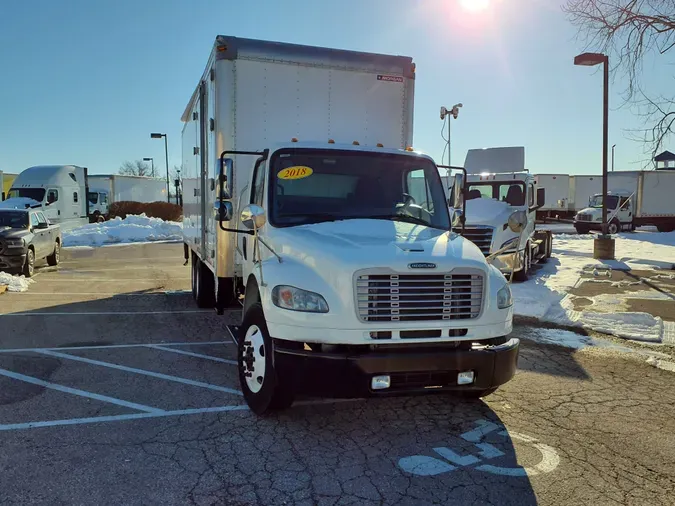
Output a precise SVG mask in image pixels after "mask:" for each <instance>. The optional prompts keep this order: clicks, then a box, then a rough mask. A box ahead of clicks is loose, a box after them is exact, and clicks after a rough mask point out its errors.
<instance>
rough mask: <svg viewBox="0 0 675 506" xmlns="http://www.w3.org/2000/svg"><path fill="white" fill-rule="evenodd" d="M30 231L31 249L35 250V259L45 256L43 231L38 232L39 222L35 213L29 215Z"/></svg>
mask: <svg viewBox="0 0 675 506" xmlns="http://www.w3.org/2000/svg"><path fill="white" fill-rule="evenodd" d="M30 230H31V232H32V233H33V249H34V250H35V259H36V260H37V259H39V258H43V257H44V256H45V247H46V246H45V243H46V241H47V239H46V238H45V231H44V230H40V221H39V220H38V214H37V213H30Z"/></svg>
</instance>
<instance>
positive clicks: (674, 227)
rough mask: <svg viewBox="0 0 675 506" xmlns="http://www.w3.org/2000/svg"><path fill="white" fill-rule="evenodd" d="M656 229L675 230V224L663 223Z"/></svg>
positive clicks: (663, 230)
mask: <svg viewBox="0 0 675 506" xmlns="http://www.w3.org/2000/svg"><path fill="white" fill-rule="evenodd" d="M656 230H658V231H659V232H672V231H674V230H675V224H673V225H671V224H669V223H663V224H661V225H656Z"/></svg>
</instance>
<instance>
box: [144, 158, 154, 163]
mask: <svg viewBox="0 0 675 506" xmlns="http://www.w3.org/2000/svg"><path fill="white" fill-rule="evenodd" d="M143 161H144V162H152V161H153V158H147V157H146V158H143Z"/></svg>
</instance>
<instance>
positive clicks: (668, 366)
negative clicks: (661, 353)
mask: <svg viewBox="0 0 675 506" xmlns="http://www.w3.org/2000/svg"><path fill="white" fill-rule="evenodd" d="M647 363H648V364H649V365H651V366H654V367H656V368H657V369H663V370H664V371H670V372H675V362H670V361H669V360H661V359H659V358H656V357H649V358H648V359H647Z"/></svg>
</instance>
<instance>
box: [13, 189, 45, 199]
mask: <svg viewBox="0 0 675 506" xmlns="http://www.w3.org/2000/svg"><path fill="white" fill-rule="evenodd" d="M17 197H24V198H27V199H33V200H37V201H38V202H42V201H43V200H44V198H45V189H44V188H11V189H10V190H9V193H8V194H7V198H8V199H11V198H17Z"/></svg>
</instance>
